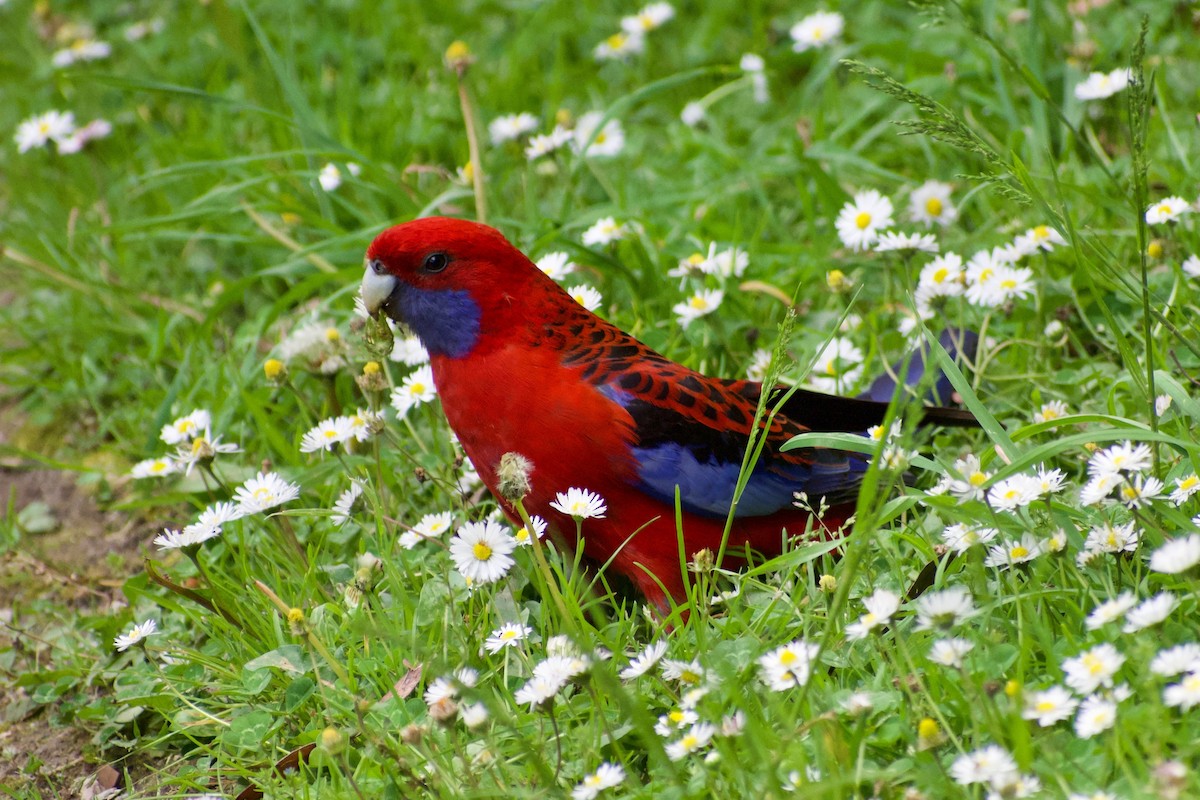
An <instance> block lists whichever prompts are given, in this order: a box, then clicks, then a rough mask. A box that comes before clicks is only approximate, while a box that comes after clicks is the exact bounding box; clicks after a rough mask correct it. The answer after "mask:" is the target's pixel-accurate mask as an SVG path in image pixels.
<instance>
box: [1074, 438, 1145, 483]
mask: <svg viewBox="0 0 1200 800" xmlns="http://www.w3.org/2000/svg"><path fill="white" fill-rule="evenodd" d="M1152 461H1153V458H1152V454H1151V452H1150V445H1148V444H1142V443H1139V444H1134V443H1132V442H1121V443H1120V444H1114V445H1113V446H1112V447H1109V448H1107V449H1105V450H1098V451H1096V452H1095V453H1094V454H1093V455H1092V457H1091V458H1090V459H1088V474H1089V475H1104V474H1106V473H1116V472H1123V473H1129V472H1141V471H1143V470H1147V469H1149V468H1150V465H1151V463H1152Z"/></svg>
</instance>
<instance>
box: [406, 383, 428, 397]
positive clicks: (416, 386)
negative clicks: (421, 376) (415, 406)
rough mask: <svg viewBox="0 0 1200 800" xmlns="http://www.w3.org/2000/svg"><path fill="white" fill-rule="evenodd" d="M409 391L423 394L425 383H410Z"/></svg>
mask: <svg viewBox="0 0 1200 800" xmlns="http://www.w3.org/2000/svg"><path fill="white" fill-rule="evenodd" d="M409 391H410V392H411V393H412V394H425V384H423V383H421V382H420V381H417V382H416V383H414V384H413V385H412V388H411V389H410V390H409Z"/></svg>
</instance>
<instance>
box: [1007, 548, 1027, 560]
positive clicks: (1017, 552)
mask: <svg viewBox="0 0 1200 800" xmlns="http://www.w3.org/2000/svg"><path fill="white" fill-rule="evenodd" d="M1009 554H1010V555H1011V556H1012V557H1013V558H1025V556H1027V555H1029V548H1027V547H1024V546H1023V545H1017V546H1016V547H1014V548H1013V549H1012V550H1010V551H1009Z"/></svg>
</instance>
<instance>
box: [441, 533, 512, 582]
mask: <svg viewBox="0 0 1200 800" xmlns="http://www.w3.org/2000/svg"><path fill="white" fill-rule="evenodd" d="M516 544H517V543H516V542H515V541H513V538H512V536H510V535H509V534H508V531H506V530H505V529H504V527H503V526H502V525H500V523H498V522H494V521H492V520H486V521H484V522H468V523H467V524H465V525H463V526H462V527H461V528H459V529H458V533H457V534H455V536H454V538H452V539H451V540H450V558H451V559H452V560H453V561H454V567H455V569H457V570H458V571H459V573H461V574H462V576H463V577H464V578H467V579H468V580H469V581H471V582H472V584H483V583H493V582H495V581H498V580H500V579H501V578H503V577H504V576H505V575H506V574H507V573H508V571H509V570H510V569H511V568H512V566H513V564H514V563H515V562H514V561H513V559H512V556H511V555H510V554H511V553H512V551H513V549H514V548H515V547H516Z"/></svg>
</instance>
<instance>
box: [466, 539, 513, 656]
mask: <svg viewBox="0 0 1200 800" xmlns="http://www.w3.org/2000/svg"><path fill="white" fill-rule="evenodd" d="M476 546H478V545H476ZM500 638H501V639H503V640H504V641H506V642H508V641H511V640H513V639H515V638H517V632H516V631H505V632H504V633H502V634H500Z"/></svg>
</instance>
